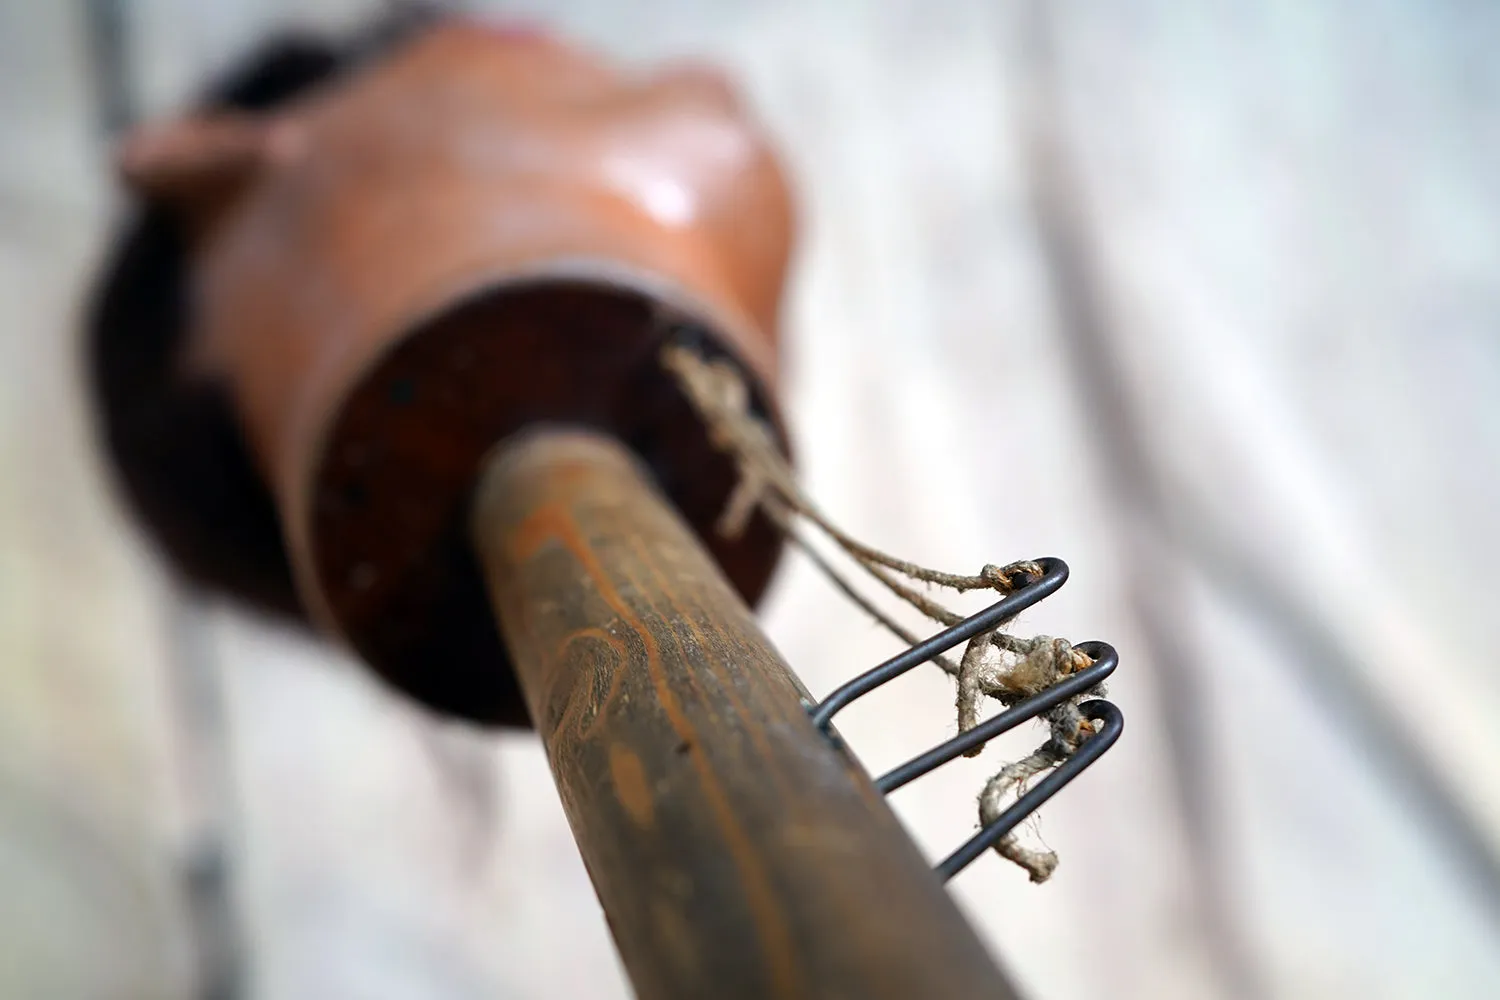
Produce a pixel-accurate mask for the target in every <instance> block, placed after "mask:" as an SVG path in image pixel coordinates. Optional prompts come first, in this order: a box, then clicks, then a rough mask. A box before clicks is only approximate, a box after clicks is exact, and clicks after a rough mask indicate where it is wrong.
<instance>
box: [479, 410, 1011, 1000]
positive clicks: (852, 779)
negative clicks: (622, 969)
mask: <svg viewBox="0 0 1500 1000" xmlns="http://www.w3.org/2000/svg"><path fill="white" fill-rule="evenodd" d="M473 523H474V531H475V536H476V539H477V543H478V546H479V549H480V556H481V563H482V564H483V566H484V569H485V573H486V578H487V582H488V584H489V588H490V593H491V596H492V598H493V601H494V604H495V608H496V611H497V613H498V615H499V618H500V622H501V626H502V628H501V631H502V633H503V634H504V636H505V638H506V642H507V644H508V645H509V647H510V650H511V656H512V660H513V662H514V665H515V667H516V670H517V673H518V676H519V678H520V681H521V685H522V688H523V690H524V692H525V694H526V698H527V703H528V705H529V707H530V709H531V714H532V718H533V720H534V721H535V723H536V725H537V729H538V731H539V732H540V733H541V735H542V738H543V742H544V744H545V746H546V749H547V756H548V759H549V761H550V763H551V765H552V769H553V773H554V775H555V777H556V779H557V782H558V787H559V789H560V790H561V793H562V799H563V807H564V809H565V810H566V812H567V814H568V818H569V821H570V822H571V824H572V826H573V831H574V834H575V836H576V837H577V839H578V843H579V848H580V850H581V852H582V854H583V858H584V863H585V865H586V866H587V867H588V869H589V872H590V875H591V877H592V878H593V881H594V886H595V888H596V889H597V891H598V893H599V898H600V901H601V903H602V904H603V906H604V911H605V914H606V916H607V918H608V920H609V923H610V927H611V930H612V931H613V933H614V937H615V941H616V943H617V945H618V946H619V949H620V953H621V957H622V958H623V960H624V963H625V965H626V968H627V969H628V970H629V971H630V974H631V978H632V980H633V982H634V984H635V986H636V989H637V991H638V992H639V995H641V996H643V997H647V998H653V997H704V996H718V997H770V996H775V997H804V996H805V997H851V998H852V997H891V998H896V997H916V996H921V997H931V998H941V997H960V996H962V997H973V996H986V997H994V996H1005V995H1010V991H1009V989H1008V988H1007V987H1006V986H1005V985H1004V982H1003V980H1002V979H1001V978H1000V976H999V974H998V972H997V971H996V970H995V968H994V966H993V965H992V964H991V961H990V959H989V958H988V956H987V955H986V954H985V951H984V948H983V947H982V946H981V945H980V944H979V941H978V939H977V938H976V937H975V936H974V933H973V931H972V930H971V929H970V928H969V926H968V925H967V923H965V922H964V920H963V918H962V917H960V916H959V914H958V911H957V910H956V909H955V908H954V906H953V904H952V903H951V902H950V901H949V899H948V897H947V894H946V893H945V892H944V890H943V888H942V886H941V885H940V884H939V882H938V880H937V879H936V877H935V876H934V875H933V874H932V872H931V870H930V869H929V868H928V866H927V864H926V862H925V861H924V860H923V859H922V857H921V856H920V855H919V854H918V852H917V850H916V848H915V846H914V845H913V844H912V843H911V841H910V840H909V839H908V837H907V836H906V834H905V832H904V831H903V830H902V829H901V827H900V825H899V824H898V823H897V821H896V819H895V817H894V816H893V815H892V814H891V812H890V810H889V809H888V808H887V807H886V805H885V802H884V801H883V799H882V798H881V797H880V796H879V794H878V793H876V792H875V790H874V789H873V787H872V786H871V784H870V782H869V778H868V776H867V775H865V774H864V772H863V771H862V770H861V769H860V768H859V766H858V765H857V764H856V763H855V762H854V761H853V759H852V758H850V757H849V756H848V755H846V754H844V753H843V752H841V751H839V750H837V749H835V748H834V747H833V746H832V745H831V744H830V743H829V742H828V741H827V740H826V739H825V738H824V737H823V736H822V735H821V734H820V733H818V732H817V730H816V729H815V728H814V727H813V726H812V724H811V722H810V721H809V719H808V716H807V713H806V710H805V708H804V705H803V699H804V698H805V697H806V694H805V691H804V689H803V688H802V686H801V683H800V682H799V681H798V680H797V679H796V677H795V676H794V675H793V674H792V672H791V671H790V669H789V668H788V667H787V666H786V664H785V663H784V662H783V661H782V660H781V658H780V656H779V655H778V654H777V653H776V652H775V650H774V649H773V648H772V647H771V646H770V644H769V643H768V642H767V641H766V639H765V637H764V636H763V635H762V634H761V632H760V630H759V629H758V628H757V627H756V626H755V624H754V622H753V620H752V619H751V617H750V613H749V611H748V610H747V609H746V607H745V606H744V604H743V602H742V601H741V600H740V599H739V598H738V597H737V596H736V595H735V593H734V591H733V590H732V588H731V587H730V585H729V583H728V582H727V581H726V580H725V579H724V577H723V574H722V573H721V572H720V571H719V570H718V569H717V568H716V567H715V566H714V565H713V563H712V562H711V561H710V559H709V557H708V555H707V553H706V552H704V550H703V549H702V547H701V545H700V544H699V543H698V541H697V540H696V538H695V537H694V536H693V534H692V532H691V529H690V528H689V527H688V526H687V525H686V524H685V523H684V522H683V521H682V520H681V518H680V517H679V516H678V515H677V514H676V513H674V512H673V511H672V510H671V509H670V507H668V505H667V504H666V502H665V501H664V500H663V499H662V498H661V497H660V495H659V494H657V493H656V491H655V489H654V487H652V486H651V485H650V484H649V483H648V481H647V479H646V477H645V475H644V473H643V472H642V471H641V470H640V469H638V468H637V467H636V466H635V464H634V463H633V461H632V460H631V459H630V458H629V456H628V453H627V452H626V451H625V450H624V449H623V447H621V446H620V445H618V444H615V443H614V442H612V441H610V440H609V439H607V438H604V437H601V436H598V435H594V434H587V433H583V432H571V431H551V430H548V431H538V432H535V433H531V434H528V435H526V436H524V437H522V438H520V439H518V440H514V441H513V442H512V443H509V444H507V445H504V446H502V447H501V449H499V450H498V452H497V454H496V455H495V456H494V457H492V458H491V459H490V461H489V463H488V465H487V470H486V473H485V478H484V481H483V483H482V485H481V487H480V492H479V495H478V498H477V500H476V504H475V513H474V521H473Z"/></svg>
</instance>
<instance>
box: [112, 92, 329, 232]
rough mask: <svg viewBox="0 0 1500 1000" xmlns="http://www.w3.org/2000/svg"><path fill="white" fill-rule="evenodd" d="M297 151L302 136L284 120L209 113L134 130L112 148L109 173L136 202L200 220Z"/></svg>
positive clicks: (238, 114)
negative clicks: (184, 212)
mask: <svg viewBox="0 0 1500 1000" xmlns="http://www.w3.org/2000/svg"><path fill="white" fill-rule="evenodd" d="M301 146H302V130H301V128H300V127H299V126H298V125H297V124H296V123H294V122H292V121H290V120H288V119H285V118H281V117H275V116H264V115H250V114H243V113H235V112H214V113H207V114H201V115H189V116H187V117H184V118H179V119H177V120H175V121H169V122H164V123H153V124H148V125H143V126H139V127H137V128H136V129H134V130H132V131H131V132H130V133H129V134H127V135H126V136H125V137H124V138H123V139H122V140H120V143H119V145H118V146H117V147H116V149H115V168H116V171H117V173H118V174H119V176H120V179H121V180H122V181H124V183H125V185H126V186H127V187H129V188H130V189H131V190H132V191H134V192H135V193H136V194H138V195H140V196H141V197H143V198H146V199H149V200H152V201H160V202H165V203H167V204H169V205H173V206H175V207H178V208H181V209H185V210H187V211H188V212H189V213H191V214H192V215H194V216H198V217H200V218H202V217H203V216H205V215H211V214H212V212H213V211H214V210H216V209H217V208H219V207H220V206H222V205H223V204H224V203H226V202H227V201H228V200H229V199H231V198H233V196H234V195H235V194H236V193H237V192H238V191H239V190H240V189H241V188H242V187H243V186H244V185H245V184H246V183H248V182H249V181H250V180H252V179H253V178H254V177H255V176H256V175H257V174H259V173H260V172H261V171H263V170H265V169H266V168H267V167H269V166H271V165H272V164H275V163H278V162H284V161H286V160H287V159H289V158H292V157H295V156H297V155H298V153H299V151H300V148H301Z"/></svg>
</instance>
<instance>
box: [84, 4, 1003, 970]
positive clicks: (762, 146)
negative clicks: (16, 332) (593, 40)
mask: <svg viewBox="0 0 1500 1000" xmlns="http://www.w3.org/2000/svg"><path fill="white" fill-rule="evenodd" d="M316 56H317V54H316V53H311V54H309V53H307V52H302V53H300V54H299V53H296V52H293V53H291V55H290V56H288V55H287V53H285V52H283V53H282V56H281V57H278V58H279V60H280V61H276V62H275V64H274V69H275V72H273V73H270V74H269V76H267V75H266V74H262V76H261V77H252V78H249V79H246V80H240V81H238V82H235V83H233V85H231V86H230V87H228V88H227V93H228V94H229V96H230V99H229V100H227V101H221V102H218V106H216V107H211V108H209V109H207V110H205V111H204V112H202V113H199V114H194V115H190V116H188V117H186V118H183V119H181V120H178V121H176V122H171V123H168V124H166V125H164V126H159V127H155V128H150V129H146V130H143V131H140V132H138V133H136V134H135V135H134V136H132V137H131V138H129V139H128V140H127V142H126V144H125V146H124V148H123V149H122V152H121V157H120V165H121V170H122V172H123V174H124V176H125V178H126V179H127V180H128V181H129V183H130V184H131V185H132V187H133V188H134V189H135V190H136V191H137V192H138V193H139V194H140V196H141V197H142V199H143V200H144V201H145V202H146V203H147V204H148V206H149V209H148V214H147V217H146V220H145V222H143V223H142V228H140V229H138V230H137V232H136V233H135V234H134V236H132V237H131V238H130V239H128V240H127V241H126V243H125V245H124V249H123V250H122V251H121V254H120V256H119V257H118V258H117V260H116V263H115V266H114V268H113V270H112V272H111V275H110V277H109V278H108V279H107V281H106V283H105V287H104V291H103V293H102V295H101V298H100V300H99V306H98V308H97V311H96V314H95V323H94V330H93V334H94V340H93V344H92V347H93V352H94V357H93V367H94V376H95V384H96V387H97V388H98V395H99V400H100V404H101V411H102V415H103V417H104V424H105V430H106V434H107V440H108V442H109V444H110V447H111V451H112V453H113V455H114V456H115V458H116V460H117V463H118V465H119V466H120V470H121V473H122V479H123V481H124V483H125V484H126V486H127V489H128V491H129V493H130V495H131V496H132V498H133V499H134V500H135V502H136V504H137V506H138V508H139V509H140V510H141V511H142V513H143V514H145V516H146V518H147V520H148V522H149V523H150V524H151V526H152V527H153V529H154V530H155V532H156V533H157V535H158V537H159V538H160V540H161V541H162V543H163V545H164V547H165V548H166V549H167V550H168V552H169V553H170V554H171V555H172V556H173V557H174V558H175V559H176V560H177V562H178V563H179V564H180V565H181V566H183V567H184V568H185V569H186V570H187V571H188V572H189V573H190V574H191V575H193V576H194V577H195V578H196V579H200V580H204V581H207V582H213V583H218V584H221V585H228V586H229V587H231V588H232V589H235V590H236V591H237V592H239V593H241V594H243V595H245V596H248V597H250V598H252V599H254V600H257V601H259V602H261V603H263V604H266V605H269V606H275V607H288V606H293V605H294V604H295V603H296V602H295V600H294V599H293V595H292V593H291V591H290V587H291V582H292V581H293V580H295V586H296V594H297V596H298V597H300V602H301V605H302V606H303V607H304V608H305V609H306V611H307V613H308V615H309V617H310V618H311V619H312V620H313V621H314V622H315V623H317V624H318V625H319V626H321V627H322V628H324V629H326V630H328V631H329V632H332V633H336V634H338V635H341V636H342V637H343V638H344V639H345V640H347V641H348V642H349V643H350V644H351V645H352V646H353V647H354V648H355V649H356V650H357V651H358V652H359V654H360V655H361V656H363V657H364V659H365V660H366V661H368V662H369V663H370V664H371V665H372V666H373V667H374V668H375V669H376V670H378V671H379V672H380V673H381V674H382V675H383V676H385V677H386V678H388V679H389V680H390V681H392V682H393V683H395V684H396V685H398V686H400V687H401V688H402V689H404V690H405V691H407V692H409V693H410V694H411V695H413V696H415V697H416V698H418V699H420V700H421V701H423V702H425V703H426V704H427V705H429V706H431V707H433V708H435V709H437V710H439V711H443V712H447V713H450V714H453V715H458V716H461V717H465V718H469V719H475V720H480V721H484V722H508V723H525V722H527V721H531V722H533V723H534V724H535V726H536V729H537V731H538V733H539V735H540V736H541V738H542V740H543V743H544V745H545V746H546V749H547V754H548V761H549V763H550V765H551V767H552V770H553V774H554V777H555V778H556V780H557V783H558V788H559V790H560V792H561V794H562V798H563V804H564V807H565V809H566V811H567V813H568V817H569V820H570V822H571V823H572V827H573V831H574V834H575V836H576V838H577V840H578V843H579V849H580V851H581V852H582V854H583V857H584V860H585V862H586V864H587V865H588V868H589V871H590V874H591V877H592V878H593V880H594V883H595V886H596V888H597V889H598V892H599V897H600V901H601V903H602V905H603V906H604V909H605V913H606V916H607V917H608V918H609V922H610V926H611V929H612V931H613V933H614V935H615V939H616V941H617V943H618V944H619V947H620V953H621V956H622V959H623V960H624V962H625V965H626V968H627V970H628V971H629V973H630V975H631V978H632V980H633V982H634V984H635V986H636V989H637V992H638V995H640V996H642V997H648V998H668V997H670V998H701V997H707V996H715V997H725V998H729V997H743V998H747V1000H748V998H760V997H770V996H776V997H870V998H890V1000H898V998H900V1000H906V998H910V997H924V998H933V1000H939V998H953V1000H959V998H962V1000H969V998H972V997H976V996H983V997H999V998H1005V997H1009V996H1012V994H1011V992H1010V990H1009V988H1008V987H1007V986H1006V985H1005V984H1004V982H1003V980H1002V979H1001V978H1000V977H999V974H998V973H997V972H996V970H995V968H994V966H993V964H992V963H991V961H990V959H989V957H988V955H987V954H986V952H985V949H984V947H983V946H982V945H981V944H980V943H979V941H978V939H977V938H976V937H975V936H974V934H973V932H972V930H971V929H970V928H969V927H968V925H967V924H966V923H965V922H964V920H963V918H962V917H961V916H960V915H959V913H958V911H957V910H956V909H955V908H954V907H953V905H952V903H951V901H950V900H949V899H948V897H947V895H946V893H945V892H944V891H943V888H942V886H941V884H940V882H939V880H938V879H937V878H936V877H935V875H934V874H933V873H932V871H931V870H930V869H929V868H928V866H927V863H926V862H925V861H924V860H923V859H922V857H921V856H920V854H919V853H918V852H917V850H916V848H915V846H914V845H913V844H912V843H911V841H910V840H909V839H908V838H907V837H906V836H905V835H904V833H903V831H902V829H901V827H900V824H899V823H898V822H897V821H896V818H895V817H894V816H893V815H892V814H891V812H890V810H889V809H888V808H887V807H886V805H885V802H884V799H883V798H882V797H881V795H880V794H879V793H878V792H877V791H876V790H875V788H874V787H873V785H872V784H871V782H870V780H869V777H868V776H867V775H866V774H865V773H864V771H863V770H862V769H861V768H860V767H859V765H858V763H857V762H855V761H854V760H853V758H851V757H850V756H849V755H848V754H847V753H845V752H844V751H842V750H841V749H839V748H838V747H837V746H836V745H835V743H834V742H833V741H831V740H830V739H829V738H828V737H827V734H825V733H823V732H821V731H819V730H818V729H817V728H816V727H814V726H813V724H812V721H811V719H810V718H809V717H808V714H807V712H806V710H805V707H804V703H803V699H804V697H805V692H804V691H803V690H802V688H801V685H800V683H799V682H798V681H797V679H796V677H795V676H794V675H793V674H792V673H791V671H790V670H789V669H788V668H787V667H786V665H785V663H784V662H783V661H782V660H781V658H780V657H779V656H778V655H777V654H776V652H775V650H774V649H772V648H771V646H770V644H769V643H768V642H767V641H766V640H765V637H764V636H763V635H761V634H760V632H759V630H758V629H757V628H756V627H755V625H754V623H753V621H752V620H751V617H750V613H749V610H748V608H747V607H746V602H748V601H753V600H754V599H755V598H756V597H757V596H758V595H759V594H760V592H761V591H762V589H763V588H764V587H765V584H766V581H767V579H768V577H769V575H770V573H771V570H772V568H773V566H774V564H775V561H776V557H777V553H778V549H779V547H780V539H779V538H778V536H777V534H776V532H775V531H774V530H773V528H772V527H771V525H770V524H769V523H768V522H766V521H765V520H764V519H762V518H758V519H756V520H754V521H753V522H752V523H751V524H750V526H749V529H748V530H747V531H746V532H745V533H743V534H742V535H740V536H739V537H737V538H734V539H725V538H723V537H721V536H719V535H717V534H715V533H714V530H713V525H714V523H715V520H716V519H717V517H718V516H719V514H720V513H721V511H722V510H723V508H724V507H725V505H726V503H727V501H728V499H729V497H730V494H731V492H732V490H733V488H734V486H735V477H736V472H737V470H736V469H735V468H734V465H733V464H732V462H731V461H730V460H729V459H727V458H726V457H725V456H724V455H722V454H721V453H719V452H718V451H717V450H716V449H715V447H714V444H713V442H712V441H711V440H710V438H709V435H708V432H707V431H706V430H705V429H704V427H703V426H702V424H701V423H700V422H699V421H698V420H697V419H696V417H695V415H694V413H693V412H692V410H691V409H690V407H689V404H688V402H687V400H686V399H685V397H684V396H683V395H682V393H681V391H680V390H679V388H678V387H677V386H676V384H675V383H674V382H673V380H672V379H671V377H670V376H669V375H668V374H667V373H666V372H665V370H664V369H663V367H662V365H661V363H660V352H661V348H662V345H663V344H664V343H665V342H666V341H667V339H668V338H670V337H678V336H683V335H684V331H688V335H690V336H691V337H692V338H693V340H694V342H695V343H696V344H697V346H698V348H699V349H700V350H703V351H705V352H709V353H712V354H716V355H718V356H720V357H726V358H728V359H729V360H730V361H732V362H734V363H736V364H737V365H738V366H739V368H740V370H741V372H742V374H743V376H744V378H745V381H746V383H747V385H748V386H749V387H750V391H751V393H752V396H753V397H754V398H753V399H752V404H753V405H754V406H755V407H756V408H757V409H758V411H759V413H760V414H761V415H762V416H763V417H764V418H765V419H766V420H767V421H768V423H769V424H770V425H771V426H772V428H773V429H774V430H775V431H776V433H777V434H778V435H780V436H781V441H782V444H783V447H784V445H785V435H784V432H783V431H782V426H781V423H780V419H779V416H778V413H777V409H776V404H775V398H774V393H773V390H774V382H775V330H776V312H777V306H778V299H779V296H780V292H781V284H782V278H783V272H784V270H785V266H786V259H787V255H788V251H789V247H790V241H791V234H792V212H791V208H790V204H789V199H788V195H787V190H786V185H785V183H784V181H783V179H782V175H781V173H780V171H779V169H778V167H777V165H776V162H775V159H774V158H773V156H772V155H771V153H770V152H769V150H768V147H767V144H766V142H765V140H764V139H763V138H762V137H761V135H760V134H759V132H758V131H757V129H756V128H755V127H754V125H753V124H752V123H751V122H750V121H749V120H748V118H747V116H746V114H745V113H744V111H743V109H741V108H740V106H739V105H738V103H737V102H736V100H735V99H734V97H733V95H732V94H731V93H730V91H729V89H728V88H727V87H726V86H725V85H724V83H723V82H722V81H721V80H720V79H719V78H718V77H717V76H716V75H714V74H712V73H708V72H705V71H703V70H697V69H686V70H680V71H675V72H667V73H662V74H657V75H654V76H648V77H641V78H637V77H627V76H623V75H621V74H620V73H618V72H616V71H615V70H613V69H611V68H609V67H607V66H604V65H603V64H601V63H599V62H598V61H596V60H594V59H592V58H590V57H588V56H586V55H584V54H581V53H579V52H577V51H575V50H573V49H571V48H568V47H566V46H563V45H560V44H557V43H555V42H552V41H549V40H547V39H545V38H541V37H537V36H532V35H528V36H521V37H517V36H515V35H514V34H510V33H504V32H497V31H495V30H494V29H493V28H490V27H488V26H485V25H483V24H480V23H478V22H471V21H463V20H449V21H441V22H439V23H437V24H434V25H429V26H427V27H426V28H424V29H423V30H421V31H420V32H417V33H415V34H407V35H405V36H403V37H402V38H400V39H399V40H397V41H394V42H390V43H388V44H385V45H383V46H380V47H379V52H378V54H376V55H375V56H374V57H372V58H370V59H368V60H366V61H365V62H364V63H363V64H362V65H357V66H345V67H341V68H338V69H337V71H335V67H332V66H329V65H327V63H326V60H325V61H324V62H322V63H320V62H319V60H318V58H316ZM226 105H227V106H226ZM174 254H175V256H173V255H174ZM164 261H165V262H168V263H171V262H173V261H175V265H174V266H175V270H174V269H173V268H172V267H168V266H167V264H166V263H164ZM152 289H155V290H156V291H157V292H158V293H159V294H154V295H153V294H151V290H152ZM163 289H165V291H163ZM492 609H493V610H492ZM497 620H498V621H499V623H500V625H501V626H502V628H501V629H497V627H496V624H495V623H496V621H497ZM502 632H503V637H504V645H503V647H502V640H501V635H502ZM528 709H529V710H528Z"/></svg>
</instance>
